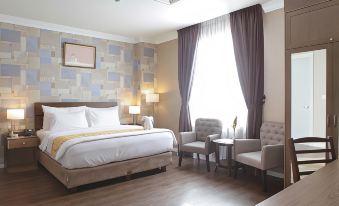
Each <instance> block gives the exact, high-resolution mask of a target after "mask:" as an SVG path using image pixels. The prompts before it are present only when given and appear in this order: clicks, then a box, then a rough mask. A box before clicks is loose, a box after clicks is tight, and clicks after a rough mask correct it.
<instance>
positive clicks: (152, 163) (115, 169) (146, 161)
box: [38, 150, 172, 192]
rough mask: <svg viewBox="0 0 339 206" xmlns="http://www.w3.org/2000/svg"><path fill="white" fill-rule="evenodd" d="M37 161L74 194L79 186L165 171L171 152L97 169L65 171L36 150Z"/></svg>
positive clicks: (115, 163)
mask: <svg viewBox="0 0 339 206" xmlns="http://www.w3.org/2000/svg"><path fill="white" fill-rule="evenodd" d="M38 161H39V162H40V164H41V165H43V166H44V167H45V168H46V169H47V170H48V171H49V172H50V173H51V174H52V175H53V176H54V177H56V178H57V179H58V180H59V181H60V182H61V183H62V184H63V185H65V187H66V188H67V189H69V191H71V192H75V191H76V188H77V187H78V186H81V185H85V184H90V183H95V182H100V181H103V180H108V179H113V178H117V177H122V176H127V177H128V176H130V175H132V174H135V173H139V172H144V171H148V170H152V169H157V168H159V169H161V171H166V166H167V165H169V164H171V163H172V152H165V153H161V154H157V155H152V156H147V157H141V158H136V159H131V160H126V161H120V162H114V163H109V164H105V165H101V166H97V167H91V168H80V169H66V168H64V167H62V166H61V164H60V163H58V162H57V161H56V160H54V159H53V158H51V157H50V156H49V155H47V154H46V153H44V152H42V151H41V150H38Z"/></svg>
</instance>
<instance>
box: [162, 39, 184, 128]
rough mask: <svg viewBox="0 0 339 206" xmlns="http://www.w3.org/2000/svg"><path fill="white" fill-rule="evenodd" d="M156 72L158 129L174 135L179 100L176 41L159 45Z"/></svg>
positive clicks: (177, 118) (177, 125)
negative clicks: (162, 128)
mask: <svg viewBox="0 0 339 206" xmlns="http://www.w3.org/2000/svg"><path fill="white" fill-rule="evenodd" d="M157 52H158V64H157V70H156V78H157V90H158V92H159V94H160V102H159V104H158V105H157V110H156V111H157V115H156V121H157V126H158V127H164V128H169V129H171V130H173V131H174V132H175V133H176V135H177V134H178V129H179V113H180V105H181V98H180V93H179V86H178V40H177V39H175V40H172V41H168V42H165V43H162V44H159V45H158V47H157Z"/></svg>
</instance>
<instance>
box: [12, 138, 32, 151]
mask: <svg viewBox="0 0 339 206" xmlns="http://www.w3.org/2000/svg"><path fill="white" fill-rule="evenodd" d="M37 146H38V138H19V139H8V140H7V148H8V149H18V148H27V147H37Z"/></svg>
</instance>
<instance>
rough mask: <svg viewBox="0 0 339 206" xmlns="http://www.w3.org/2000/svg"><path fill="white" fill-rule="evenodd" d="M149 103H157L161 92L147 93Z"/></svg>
mask: <svg viewBox="0 0 339 206" xmlns="http://www.w3.org/2000/svg"><path fill="white" fill-rule="evenodd" d="M146 102H147V103H157V102H159V94H146Z"/></svg>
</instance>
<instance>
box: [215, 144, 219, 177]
mask: <svg viewBox="0 0 339 206" xmlns="http://www.w3.org/2000/svg"><path fill="white" fill-rule="evenodd" d="M219 164H220V155H219V145H218V144H215V169H214V171H215V172H216V171H217V169H218V166H219Z"/></svg>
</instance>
